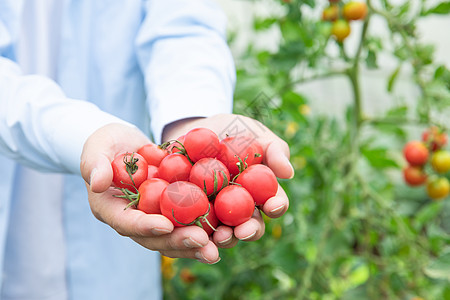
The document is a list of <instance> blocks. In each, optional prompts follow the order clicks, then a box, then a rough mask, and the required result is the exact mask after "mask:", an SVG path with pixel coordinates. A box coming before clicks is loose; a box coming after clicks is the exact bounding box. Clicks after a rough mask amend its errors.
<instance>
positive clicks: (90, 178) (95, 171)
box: [89, 168, 97, 186]
mask: <svg viewBox="0 0 450 300" xmlns="http://www.w3.org/2000/svg"><path fill="white" fill-rule="evenodd" d="M95 173H97V168H94V169H93V170H92V172H91V175H89V185H90V186H92V181H93V180H94V177H95Z"/></svg>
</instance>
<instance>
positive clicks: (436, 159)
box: [431, 150, 450, 173]
mask: <svg viewBox="0 0 450 300" xmlns="http://www.w3.org/2000/svg"><path fill="white" fill-rule="evenodd" d="M431 166H432V167H433V169H434V170H435V171H436V172H438V173H447V172H448V171H449V170H450V152H448V151H444V150H439V151H436V152H434V153H433V155H432V156H431Z"/></svg>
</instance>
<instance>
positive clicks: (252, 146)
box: [217, 136, 263, 176]
mask: <svg viewBox="0 0 450 300" xmlns="http://www.w3.org/2000/svg"><path fill="white" fill-rule="evenodd" d="M259 152H262V147H261V145H259V143H258V142H257V141H256V140H255V139H253V138H250V137H247V136H229V137H226V138H224V139H223V140H222V141H221V142H220V150H219V154H218V155H217V159H218V160H220V161H221V162H223V164H224V165H225V166H226V167H227V168H228V170H229V171H230V175H231V176H235V175H237V174H239V167H238V163H240V161H239V159H241V160H242V161H245V163H246V164H247V165H248V166H251V165H253V164H255V163H260V162H261V161H262V159H263V157H262V153H259Z"/></svg>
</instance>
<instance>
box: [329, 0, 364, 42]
mask: <svg viewBox="0 0 450 300" xmlns="http://www.w3.org/2000/svg"><path fill="white" fill-rule="evenodd" d="M366 15H367V5H366V3H364V2H357V1H350V2H347V3H343V2H342V1H340V0H329V5H328V6H327V7H326V8H324V10H323V11H322V20H323V21H327V22H331V23H332V26H331V35H332V36H333V37H334V38H335V39H336V41H338V42H340V43H342V42H343V41H344V40H345V39H346V38H347V37H348V36H349V35H350V33H351V28H350V22H351V21H357V20H364V18H365V17H366Z"/></svg>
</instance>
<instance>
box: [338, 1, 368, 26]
mask: <svg viewBox="0 0 450 300" xmlns="http://www.w3.org/2000/svg"><path fill="white" fill-rule="evenodd" d="M342 15H343V16H344V18H345V19H346V20H349V21H355V20H363V19H364V18H365V17H366V15H367V5H366V4H365V3H363V2H356V1H350V2H348V3H346V4H345V5H344V8H343V9H342Z"/></svg>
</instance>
